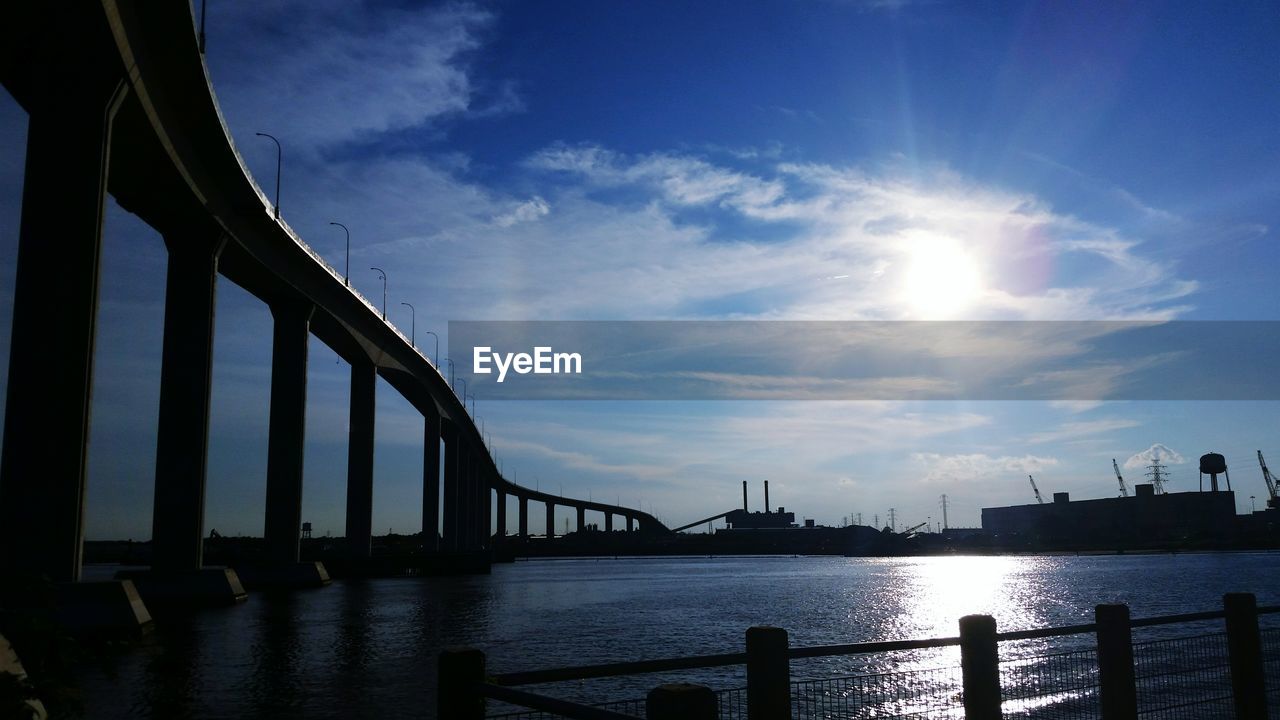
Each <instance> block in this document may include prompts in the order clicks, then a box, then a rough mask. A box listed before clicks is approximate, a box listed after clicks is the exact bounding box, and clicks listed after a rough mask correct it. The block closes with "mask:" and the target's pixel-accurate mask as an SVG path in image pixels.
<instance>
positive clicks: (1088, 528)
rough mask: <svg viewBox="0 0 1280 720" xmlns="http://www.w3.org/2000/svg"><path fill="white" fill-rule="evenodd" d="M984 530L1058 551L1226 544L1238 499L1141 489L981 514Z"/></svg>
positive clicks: (1226, 494)
mask: <svg viewBox="0 0 1280 720" xmlns="http://www.w3.org/2000/svg"><path fill="white" fill-rule="evenodd" d="M982 529H983V530H985V531H986V532H988V533H990V534H992V535H995V536H997V538H998V539H999V540H1003V541H1006V542H1007V541H1010V540H1012V539H1013V537H1011V536H1016V537H1017V538H1020V539H1022V540H1023V541H1025V542H1027V543H1029V544H1036V545H1046V546H1054V547H1116V546H1129V547H1154V546H1168V545H1173V544H1184V543H1202V542H1214V541H1220V540H1226V539H1229V538H1231V537H1233V536H1234V535H1235V533H1236V497H1235V493H1234V492H1232V491H1230V490H1222V491H1218V492H1181V493H1162V494H1159V495H1157V494H1156V493H1155V486H1154V485H1150V484H1143V485H1137V486H1135V487H1134V494H1133V495H1132V496H1130V497H1114V498H1103V499H1099V500H1077V501H1075V502H1072V501H1071V498H1070V495H1069V494H1068V493H1064V492H1063V493H1054V494H1053V502H1050V503H1037V504H1033V505H1014V506H1011V507H994V508H983V509H982Z"/></svg>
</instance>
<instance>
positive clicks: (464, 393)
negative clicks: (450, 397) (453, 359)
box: [453, 378, 467, 410]
mask: <svg viewBox="0 0 1280 720" xmlns="http://www.w3.org/2000/svg"><path fill="white" fill-rule="evenodd" d="M458 382H460V383H462V398H461V400H462V409H463V410H466V409H467V379H466V378H458ZM453 394H454V395H457V394H458V389H457V388H454V389H453Z"/></svg>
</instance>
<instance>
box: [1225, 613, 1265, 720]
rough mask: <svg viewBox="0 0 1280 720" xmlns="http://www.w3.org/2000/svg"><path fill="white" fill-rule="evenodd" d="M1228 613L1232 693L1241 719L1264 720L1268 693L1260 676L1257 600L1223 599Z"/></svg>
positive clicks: (1260, 655)
mask: <svg viewBox="0 0 1280 720" xmlns="http://www.w3.org/2000/svg"><path fill="white" fill-rule="evenodd" d="M1222 603H1223V605H1224V606H1225V609H1226V614H1227V648H1228V650H1229V651H1230V653H1231V694H1232V695H1233V696H1234V697H1235V701H1236V717H1237V718H1239V719H1240V720H1266V717H1267V693H1266V687H1265V685H1264V682H1265V681H1264V679H1263V673H1262V639H1261V637H1260V636H1259V634H1258V601H1257V599H1256V598H1254V596H1253V593H1227V594H1226V595H1224V596H1223V597H1222Z"/></svg>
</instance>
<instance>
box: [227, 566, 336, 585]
mask: <svg viewBox="0 0 1280 720" xmlns="http://www.w3.org/2000/svg"><path fill="white" fill-rule="evenodd" d="M235 572H236V574H237V575H238V576H239V577H240V582H241V583H243V584H244V586H245V587H246V588H247V589H249V590H300V589H303V588H316V587H323V586H325V585H328V584H329V582H330V580H329V573H328V571H327V570H325V567H324V563H322V562H320V561H319V560H316V561H313V562H299V563H293V564H292V565H283V566H270V565H248V566H245V567H238V568H236V570H235Z"/></svg>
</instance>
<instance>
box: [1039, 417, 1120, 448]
mask: <svg viewBox="0 0 1280 720" xmlns="http://www.w3.org/2000/svg"><path fill="white" fill-rule="evenodd" d="M1140 424H1141V423H1139V422H1137V421H1136V420H1126V419H1123V418H1107V419H1102V420H1088V421H1083V422H1067V423H1063V424H1061V425H1059V426H1058V427H1056V428H1054V429H1052V430H1045V431H1043V432H1038V433H1035V434H1033V435H1031V436H1030V437H1028V438H1027V442H1029V443H1032V444H1038V443H1047V442H1058V441H1060V440H1075V439H1077V438H1082V437H1088V436H1090V435H1099V434H1102V433H1110V432H1115V431H1116V430H1124V429H1125V428H1131V427H1137V426H1138V425H1140Z"/></svg>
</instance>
